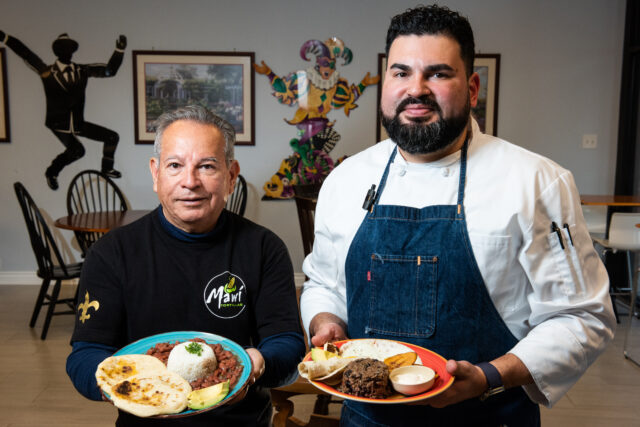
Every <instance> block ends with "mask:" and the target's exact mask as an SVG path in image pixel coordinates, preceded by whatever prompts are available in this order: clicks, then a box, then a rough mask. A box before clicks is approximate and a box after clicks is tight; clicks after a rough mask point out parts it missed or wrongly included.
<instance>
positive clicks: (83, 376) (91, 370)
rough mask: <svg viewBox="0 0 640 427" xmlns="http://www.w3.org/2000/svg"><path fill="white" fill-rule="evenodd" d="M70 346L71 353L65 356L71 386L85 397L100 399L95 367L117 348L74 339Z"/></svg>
mask: <svg viewBox="0 0 640 427" xmlns="http://www.w3.org/2000/svg"><path fill="white" fill-rule="evenodd" d="M72 346H73V349H72V350H71V354H70V355H69V356H68V357H67V375H69V378H71V382H72V383H73V386H74V387H75V388H76V390H78V392H80V394H82V395H83V396H84V397H86V398H87V399H91V400H102V394H101V393H100V389H99V388H98V383H97V381H96V369H97V368H98V365H99V364H100V362H102V361H103V360H104V359H106V358H107V357H109V356H111V355H112V354H113V353H115V351H116V350H117V348H116V347H111V346H108V345H104V344H97V343H92V342H86V341H75V342H74V343H73V344H72Z"/></svg>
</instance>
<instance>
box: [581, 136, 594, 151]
mask: <svg viewBox="0 0 640 427" xmlns="http://www.w3.org/2000/svg"><path fill="white" fill-rule="evenodd" d="M597 147H598V135H595V134H585V135H582V148H587V149H593V148H597Z"/></svg>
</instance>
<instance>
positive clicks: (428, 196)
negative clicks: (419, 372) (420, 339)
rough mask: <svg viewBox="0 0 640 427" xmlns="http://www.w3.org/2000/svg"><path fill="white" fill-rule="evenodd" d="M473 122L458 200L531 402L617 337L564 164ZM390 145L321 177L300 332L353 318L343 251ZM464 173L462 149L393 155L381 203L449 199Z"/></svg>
mask: <svg viewBox="0 0 640 427" xmlns="http://www.w3.org/2000/svg"><path fill="white" fill-rule="evenodd" d="M472 132H473V138H472V139H471V141H470V145H469V151H468V161H467V180H466V188H465V196H464V203H463V204H464V210H465V214H466V220H467V227H468V232H469V238H470V240H471V245H472V247H473V253H474V256H475V258H476V261H477V263H478V267H479V269H480V272H481V274H482V277H483V279H484V282H485V285H486V287H487V291H488V292H489V295H490V296H491V299H492V301H493V303H494V305H495V307H496V309H497V310H498V312H499V313H500V315H501V316H502V319H503V320H504V322H505V324H506V325H507V327H508V328H509V330H510V331H511V332H512V333H513V334H514V336H515V337H516V338H518V340H520V341H519V343H518V344H516V346H515V347H514V348H512V349H511V350H510V353H513V354H514V355H516V356H517V357H518V358H519V359H520V360H521V361H522V362H523V363H524V364H525V366H526V367H527V368H528V369H529V371H530V372H531V375H532V377H533V379H534V381H535V385H529V386H525V387H524V388H525V390H526V392H527V393H528V395H529V396H530V397H531V398H532V400H534V401H535V402H538V403H541V404H544V405H546V406H549V407H550V406H552V405H553V404H554V403H556V402H557V401H558V400H559V399H560V398H561V397H562V396H563V395H564V394H565V393H566V392H567V390H569V388H570V387H571V386H572V385H573V384H574V383H575V382H576V381H577V380H578V379H579V378H580V376H581V375H582V374H583V373H584V371H585V370H586V369H587V367H588V366H589V365H590V364H591V363H593V361H594V360H595V359H596V357H597V356H598V355H599V354H600V353H601V352H602V351H603V350H604V349H605V347H606V345H607V343H608V342H609V341H610V340H611V339H612V337H613V331H614V328H615V324H616V321H615V316H614V313H613V308H612V305H611V299H610V297H609V294H608V289H609V278H608V275H607V272H606V269H605V267H604V265H603V264H602V262H601V260H600V258H599V257H598V254H597V253H596V251H595V250H594V248H593V244H592V242H591V238H590V236H589V232H588V231H587V228H586V225H585V222H584V218H583V216H582V210H581V207H580V199H579V195H578V191H577V188H576V186H575V183H574V180H573V176H572V174H571V172H569V171H568V170H566V169H563V168H562V167H560V166H559V165H557V164H556V163H554V162H553V161H551V160H549V159H547V158H544V157H542V156H540V155H538V154H535V153H532V152H530V151H527V150H525V149H523V148H521V147H518V146H516V145H513V144H511V143H509V142H506V141H504V140H501V139H498V138H495V137H493V136H490V135H486V134H482V133H481V132H480V130H479V128H478V125H477V123H476V122H475V121H473V126H472ZM394 147H395V143H394V142H393V141H391V140H389V139H387V140H385V141H382V142H380V143H378V144H376V145H375V146H373V147H370V148H368V149H366V150H364V151H363V152H361V153H359V154H356V155H355V156H352V157H349V158H347V159H346V160H345V161H344V162H343V163H342V164H341V165H340V166H338V167H337V168H336V169H334V170H333V171H332V172H331V174H330V175H329V176H328V177H327V179H326V180H325V182H324V184H323V186H322V189H321V191H320V195H319V198H318V204H317V207H316V219H315V241H314V244H313V252H312V253H311V254H309V256H308V257H307V258H306V259H305V261H304V264H303V268H302V269H303V271H304V273H305V274H306V276H307V277H308V281H307V282H305V284H304V291H303V293H302V297H301V302H300V304H301V312H302V320H303V322H304V326H305V328H306V329H307V332H308V330H309V323H310V322H311V319H312V318H313V317H314V316H315V315H316V314H318V313H320V312H329V313H333V314H335V315H336V316H338V317H340V318H341V319H343V320H344V321H345V323H347V324H348V319H347V307H346V279H345V260H346V257H347V252H348V250H349V246H350V245H351V241H352V240H353V237H354V235H355V233H356V231H357V230H358V228H359V226H360V223H361V222H362V220H363V218H364V215H365V210H364V209H362V204H363V201H364V198H365V195H366V193H367V190H368V189H369V188H370V187H371V185H372V184H375V185H376V186H377V185H378V183H379V182H380V178H381V177H382V173H383V171H384V168H385V165H386V163H387V161H388V159H389V156H390V155H391V152H392V151H393V149H394ZM459 173H460V151H458V152H456V153H454V154H451V155H449V156H447V157H445V158H443V159H440V160H438V161H435V162H430V163H420V164H418V163H408V162H407V161H406V160H404V159H403V157H402V156H401V155H400V154H398V155H397V156H396V157H395V161H394V163H393V164H392V165H391V168H390V171H389V177H388V179H387V183H386V186H385V188H384V191H383V193H382V195H381V196H380V197H381V199H380V204H390V205H404V206H411V207H416V208H421V207H424V206H429V205H438V204H445V205H453V204H456V199H457V194H458V183H459ZM552 221H555V222H556V223H557V224H558V226H559V227H560V229H561V232H562V239H563V242H562V243H563V244H564V249H562V248H561V246H560V242H559V237H558V235H557V234H556V233H552V232H551V222H552ZM565 223H566V224H567V225H568V228H569V231H570V234H571V239H572V240H573V244H571V242H570V239H569V234H568V232H567V229H566V228H564V224H565ZM425 238H428V236H425Z"/></svg>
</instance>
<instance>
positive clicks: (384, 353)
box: [340, 339, 420, 363]
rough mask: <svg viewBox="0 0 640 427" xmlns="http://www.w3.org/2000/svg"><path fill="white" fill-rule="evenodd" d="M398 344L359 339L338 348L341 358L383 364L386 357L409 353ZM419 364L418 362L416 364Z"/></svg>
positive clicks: (380, 340) (388, 341) (405, 347)
mask: <svg viewBox="0 0 640 427" xmlns="http://www.w3.org/2000/svg"><path fill="white" fill-rule="evenodd" d="M411 351H413V350H411V349H410V348H409V347H407V346H405V345H404V344H401V343H399V342H395V341H391V340H384V339H359V340H353V341H349V342H346V343H344V344H343V345H342V347H340V355H341V356H342V357H358V358H371V359H376V360H379V361H381V362H384V359H386V358H387V357H391V356H395V355H397V354H401V353H407V352H411ZM416 363H420V362H416Z"/></svg>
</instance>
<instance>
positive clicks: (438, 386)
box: [304, 338, 455, 405]
mask: <svg viewBox="0 0 640 427" xmlns="http://www.w3.org/2000/svg"><path fill="white" fill-rule="evenodd" d="M363 339H371V338H363ZM373 339H375V340H377V341H391V340H383V339H379V338H373ZM349 341H359V340H345V341H336V342H334V344H335V345H336V346H337V347H338V348H340V347H342V345H343V344H344V343H346V342H349ZM395 342H397V343H399V344H402V345H404V346H406V347H409V348H410V349H411V350H413V351H415V352H416V353H417V354H418V358H419V359H420V360H421V361H422V365H424V366H428V367H430V368H431V369H433V370H434V371H436V374H438V378H436V381H435V383H434V384H433V387H431V388H430V389H429V390H427V391H426V392H424V393H421V394H416V395H414V396H404V397H395V398H394V397H392V398H389V399H371V398H369V397H358V396H352V395H350V394H346V393H342V392H341V391H338V390H337V389H335V388H334V387H332V386H330V385H327V384H325V383H322V382H319V381H313V380H310V381H309V382H310V383H311V384H313V385H314V386H316V387H317V388H319V389H320V390H322V391H324V392H325V393H329V394H332V395H334V396H336V397H340V398H342V399H347V400H354V401H356V402H365V403H378V404H383V405H385V404H386V405H396V404H404V403H411V402H418V401H420V400H425V399H428V398H430V397H433V396H435V395H437V394H440V393H442V392H443V391H445V390H446V389H448V388H449V387H451V384H453V380H454V379H455V378H454V377H452V376H451V375H450V374H449V373H448V372H447V369H446V368H445V365H446V364H447V360H446V359H445V358H444V357H442V356H440V355H439V354H438V353H435V352H433V351H431V350H427V349H426V348H423V347H419V346H417V345H413V344H409V343H406V342H402V341H395ZM310 360H311V352H309V353H307V355H306V356H305V357H304V361H305V362H307V361H310Z"/></svg>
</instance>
